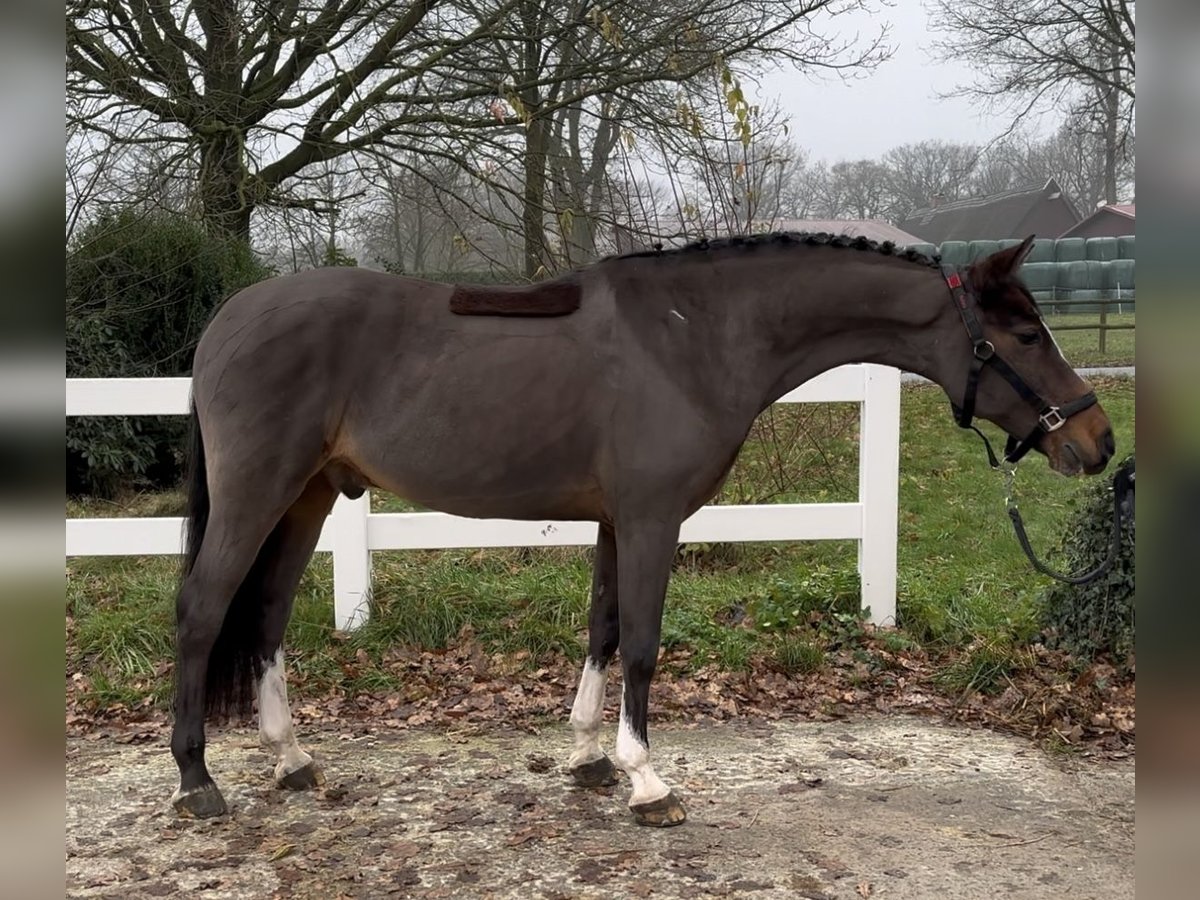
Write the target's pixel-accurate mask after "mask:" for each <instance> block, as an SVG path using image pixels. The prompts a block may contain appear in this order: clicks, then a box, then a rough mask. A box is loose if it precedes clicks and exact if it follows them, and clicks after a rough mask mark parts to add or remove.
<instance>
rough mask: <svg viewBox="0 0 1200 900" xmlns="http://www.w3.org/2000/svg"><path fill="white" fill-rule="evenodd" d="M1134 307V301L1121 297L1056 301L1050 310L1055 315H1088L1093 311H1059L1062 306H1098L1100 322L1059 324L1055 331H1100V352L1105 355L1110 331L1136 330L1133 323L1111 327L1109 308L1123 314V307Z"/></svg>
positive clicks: (1123, 323)
mask: <svg viewBox="0 0 1200 900" xmlns="http://www.w3.org/2000/svg"><path fill="white" fill-rule="evenodd" d="M1133 305H1134V304H1133V301H1132V300H1130V299H1128V298H1124V299H1122V298H1121V297H1106V298H1104V299H1099V300H1086V299H1080V300H1074V299H1068V300H1054V301H1052V302H1051V303H1050V308H1051V311H1052V313H1054V314H1063V315H1087V314H1088V313H1089V312H1091V310H1088V311H1087V312H1079V313H1076V312H1072V311H1071V310H1070V309H1069V308H1068V309H1067V310H1066V312H1065V313H1064V312H1063V311H1062V310H1060V309H1058V307H1060V306H1066V307H1072V306H1097V307H1099V309H1098V310H1097V314H1098V315H1099V316H1100V321H1099V322H1088V323H1087V324H1083V325H1070V324H1058V325H1055V326H1054V330H1055V331H1099V332H1100V338H1099V350H1100V352H1101V353H1103V352H1104V351H1105V350H1107V349H1108V333H1109V332H1110V331H1133V330H1134V323H1133V322H1118V323H1117V324H1116V325H1110V324H1109V321H1108V308H1109V307H1110V306H1115V307H1117V312H1118V313H1121V312H1123V310H1122V307H1125V306H1128V307H1129V308H1130V311H1132V310H1133Z"/></svg>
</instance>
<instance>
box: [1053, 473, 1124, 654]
mask: <svg viewBox="0 0 1200 900" xmlns="http://www.w3.org/2000/svg"><path fill="white" fill-rule="evenodd" d="M1133 467H1134V459H1133V457H1132V456H1131V457H1129V458H1128V459H1127V460H1126V461H1125V462H1123V463H1122V464H1121V468H1123V469H1127V470H1128V471H1129V472H1130V473H1131V474H1132V472H1133ZM1132 498H1133V494H1132V492H1131V493H1130V503H1129V509H1127V510H1126V511H1125V516H1124V522H1123V525H1124V527H1123V534H1122V536H1121V551H1120V553H1119V554H1118V556H1117V559H1116V561H1115V562H1114V563H1113V566H1112V568H1111V569H1109V570H1108V571H1107V572H1106V573H1105V574H1103V575H1101V576H1100V577H1099V578H1097V579H1096V580H1095V581H1092V582H1090V583H1088V584H1083V585H1072V584H1063V583H1061V582H1056V583H1055V584H1054V586H1053V587H1051V588H1050V589H1049V590H1048V591H1046V593H1045V595H1044V596H1043V598H1042V600H1043V604H1044V608H1043V612H1042V626H1043V638H1044V640H1045V642H1046V644H1047V646H1049V647H1058V648H1062V649H1064V650H1068V651H1069V652H1071V653H1073V654H1075V655H1076V656H1078V657H1080V658H1081V659H1084V660H1090V659H1092V658H1093V657H1095V656H1096V655H1097V654H1108V655H1110V656H1111V657H1112V658H1113V659H1114V660H1116V661H1118V662H1124V661H1125V660H1127V659H1128V657H1129V655H1130V654H1132V653H1133V638H1134V522H1133V508H1132V507H1133V504H1132ZM1112 508H1113V487H1112V482H1111V481H1109V480H1108V479H1103V480H1101V481H1099V482H1098V483H1097V484H1096V485H1095V486H1094V487H1092V488H1091V490H1089V491H1087V492H1086V493H1085V494H1084V497H1083V501H1082V504H1081V508H1080V509H1079V511H1078V513H1077V514H1076V516H1075V518H1074V520H1073V522H1072V524H1071V527H1070V531H1069V532H1068V534H1067V536H1066V538H1065V539H1064V541H1063V543H1062V546H1061V551H1060V553H1059V556H1058V558H1059V560H1060V564H1059V568H1060V569H1065V570H1066V571H1069V572H1078V571H1083V570H1085V569H1089V568H1091V567H1093V566H1095V565H1096V564H1097V563H1098V562H1099V561H1100V560H1102V559H1104V558H1105V557H1107V556H1108V551H1109V545H1110V541H1111V538H1112Z"/></svg>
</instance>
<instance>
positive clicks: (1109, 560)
mask: <svg viewBox="0 0 1200 900" xmlns="http://www.w3.org/2000/svg"><path fill="white" fill-rule="evenodd" d="M967 427H968V428H970V429H971V430H972V431H974V432H975V433H976V434H977V435H979V437H980V438H981V439H982V440H983V446H984V447H986V448H987V455H988V463H989V465H990V466H991V467H992V468H993V469H999V468H1000V461H999V460H998V459H997V458H996V451H994V450H993V449H992V442H991V441H989V440H988V439H987V435H986V434H984V433H983V432H982V431H980V430H979V429H978V428H976V427H975V426H974V425H968V426H967ZM1016 475H1017V467H1016V465H1015V464H1013V465H1012V467H1011V468H1009V470H1008V475H1007V478H1006V485H1005V487H1006V490H1005V497H1004V505H1005V507H1006V508H1007V510H1008V518H1009V519H1010V520H1011V521H1012V526H1013V531H1014V532H1016V535H1017V543H1018V544H1020V545H1021V549H1022V550H1023V551H1025V556H1026V557H1028V559H1029V563H1030V565H1032V566H1033V567H1034V568H1035V569H1036V570H1037V571H1039V572H1041V573H1042V574H1043V575H1049V576H1050V577H1051V578H1053V579H1054V580H1055V581H1061V582H1063V583H1065V584H1089V583H1091V582H1093V581H1095V580H1096V579H1097V578H1099V577H1100V576H1101V575H1103V574H1104V573H1105V572H1107V571H1108V570H1109V569H1111V568H1112V567H1113V564H1114V563H1115V562H1116V561H1117V559H1118V557H1119V556H1120V554H1121V532H1122V531H1123V530H1124V523H1125V520H1124V508H1125V505H1126V504H1127V503H1128V502H1129V497H1130V496H1131V495H1132V494H1133V490H1134V470H1133V466H1132V465H1128V466H1126V465H1122V466H1121V467H1120V468H1118V469H1117V473H1116V474H1115V475H1113V481H1112V494H1113V513H1112V537H1111V538H1110V540H1109V546H1108V556H1107V557H1105V559H1104V560H1103V561H1102V562H1101V563H1100V564H1099V565H1097V566H1096V567H1095V568H1094V569H1089V570H1088V571H1087V572H1083V573H1082V574H1079V575H1064V574H1063V573H1062V572H1056V571H1055V570H1054V569H1051V568H1050V567H1049V566H1048V565H1046V564H1045V563H1044V562H1042V561H1041V560H1040V559H1038V557H1037V554H1036V553H1034V552H1033V545H1032V544H1030V543H1029V535H1028V534H1027V533H1026V531H1025V521H1024V520H1023V519H1022V518H1021V511H1020V509H1019V508H1018V507H1017V499H1016V497H1015V496H1014V494H1013V482H1014V480H1015V479H1016Z"/></svg>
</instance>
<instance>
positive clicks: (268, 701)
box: [258, 647, 312, 779]
mask: <svg viewBox="0 0 1200 900" xmlns="http://www.w3.org/2000/svg"><path fill="white" fill-rule="evenodd" d="M283 666H284V663H283V648H282V647H280V648H279V649H278V650H276V651H275V658H274V659H273V660H271V662H270V663H269V664H268V665H267V666H266V668H265V669H263V676H262V678H261V679H260V680H259V682H258V734H259V738H260V739H261V740H262V743H263V746H264V747H266V748H268V749H269V750H274V751H275V758H276V760H277V762H276V765H275V778H276V779H280V778H283V777H284V776H285V775H290V774H291V773H292V772H295V771H297V770H299V769H302V768H304V767H305V766H307V765H308V764H309V763H311V762H312V757H311V756H309V755H308V754H307V753H305V752H304V751H303V750H301V749H300V745H299V744H298V743H296V733H295V732H294V731H293V730H292V711H291V709H289V708H288V698H287V680H286V679H285V677H284V668H283Z"/></svg>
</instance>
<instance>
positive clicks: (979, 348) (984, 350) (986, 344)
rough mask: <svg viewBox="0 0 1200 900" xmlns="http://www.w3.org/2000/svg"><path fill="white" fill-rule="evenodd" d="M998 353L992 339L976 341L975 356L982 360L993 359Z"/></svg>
mask: <svg viewBox="0 0 1200 900" xmlns="http://www.w3.org/2000/svg"><path fill="white" fill-rule="evenodd" d="M995 354H996V346H995V345H994V344H993V343H992V342H991V341H976V342H975V358H976V359H981V360H987V359H991V358H992V357H993V356H994V355H995Z"/></svg>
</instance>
